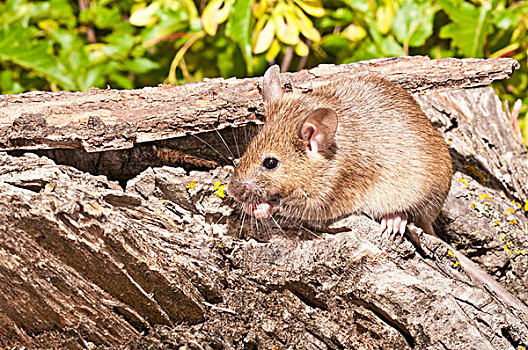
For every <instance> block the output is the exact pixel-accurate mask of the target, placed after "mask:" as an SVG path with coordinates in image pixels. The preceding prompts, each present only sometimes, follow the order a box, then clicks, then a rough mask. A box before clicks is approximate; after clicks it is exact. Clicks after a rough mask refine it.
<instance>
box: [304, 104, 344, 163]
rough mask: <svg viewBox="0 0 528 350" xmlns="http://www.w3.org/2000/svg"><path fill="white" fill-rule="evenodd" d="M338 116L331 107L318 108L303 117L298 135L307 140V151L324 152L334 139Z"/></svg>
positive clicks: (309, 152)
mask: <svg viewBox="0 0 528 350" xmlns="http://www.w3.org/2000/svg"><path fill="white" fill-rule="evenodd" d="M337 123H338V118H337V114H336V112H335V111H334V110H333V109H331V108H317V109H316V110H314V111H313V112H312V113H310V115H309V116H307V117H306V118H304V119H302V120H301V121H300V122H299V125H298V126H297V135H298V136H299V138H300V139H301V140H303V141H306V142H307V143H308V144H307V145H306V151H307V152H308V154H309V155H310V154H312V155H315V154H317V153H321V152H324V151H326V150H327V149H328V147H330V145H331V144H332V142H333V141H334V136H335V133H336V130H337Z"/></svg>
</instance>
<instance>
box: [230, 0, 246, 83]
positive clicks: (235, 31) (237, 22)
mask: <svg viewBox="0 0 528 350" xmlns="http://www.w3.org/2000/svg"><path fill="white" fill-rule="evenodd" d="M252 6H253V0H236V1H235V4H234V6H233V8H232V11H231V15H230V16H229V20H228V22H227V26H226V35H227V36H228V37H229V38H231V39H232V40H233V41H234V42H235V43H237V44H238V47H239V48H240V51H241V52H242V55H243V56H244V61H245V62H246V68H247V71H248V74H249V75H251V74H252V61H253V55H252V53H251V22H252V18H253V17H252V13H251V8H252Z"/></svg>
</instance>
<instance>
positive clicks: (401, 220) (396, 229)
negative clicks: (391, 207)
mask: <svg viewBox="0 0 528 350" xmlns="http://www.w3.org/2000/svg"><path fill="white" fill-rule="evenodd" d="M407 219H408V218H407V215H406V214H405V213H394V214H390V215H385V216H383V217H382V218H381V226H380V231H381V233H382V234H384V235H389V236H392V237H394V236H396V235H397V234H398V233H400V234H401V235H402V236H403V234H404V233H405V229H406V227H407Z"/></svg>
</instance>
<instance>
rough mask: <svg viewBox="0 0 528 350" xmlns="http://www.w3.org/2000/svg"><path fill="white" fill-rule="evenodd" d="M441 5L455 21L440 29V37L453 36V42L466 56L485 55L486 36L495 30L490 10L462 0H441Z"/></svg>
mask: <svg viewBox="0 0 528 350" xmlns="http://www.w3.org/2000/svg"><path fill="white" fill-rule="evenodd" d="M439 3H440V6H441V7H442V9H443V10H444V11H445V13H447V15H448V16H449V18H450V19H451V20H452V21H453V23H450V24H448V25H446V26H444V27H443V28H442V29H441V30H440V38H451V39H452V43H453V45H454V46H456V47H457V48H458V49H459V50H460V52H461V53H462V54H463V55H465V56H466V57H483V56H484V45H485V43H486V37H487V36H488V34H489V33H491V31H492V30H493V27H492V26H491V24H490V20H489V11H488V10H487V9H486V8H485V7H484V6H481V7H480V8H476V7H475V6H473V5H472V4H470V3H468V2H462V1H461V0H456V1H448V0H440V1H439Z"/></svg>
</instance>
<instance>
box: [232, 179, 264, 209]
mask: <svg viewBox="0 0 528 350" xmlns="http://www.w3.org/2000/svg"><path fill="white" fill-rule="evenodd" d="M227 193H228V194H229V195H230V196H231V197H233V198H235V199H236V200H237V201H239V202H242V203H244V202H249V201H251V199H252V198H253V197H255V196H256V195H257V186H256V185H255V183H254V182H253V181H251V180H242V181H241V180H239V179H237V178H236V177H232V178H231V180H230V181H229V184H228V185H227Z"/></svg>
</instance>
